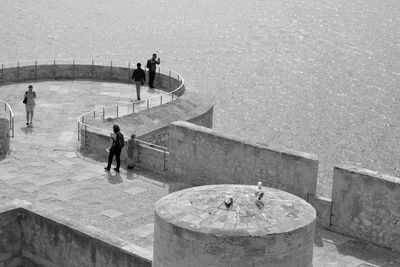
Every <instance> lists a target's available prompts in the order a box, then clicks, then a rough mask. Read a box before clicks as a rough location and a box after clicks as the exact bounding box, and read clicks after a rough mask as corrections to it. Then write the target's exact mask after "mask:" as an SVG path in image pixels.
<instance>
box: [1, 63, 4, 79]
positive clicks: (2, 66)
mask: <svg viewBox="0 0 400 267" xmlns="http://www.w3.org/2000/svg"><path fill="white" fill-rule="evenodd" d="M3 70H4V64H1V79H2V80H3V79H4V72H3Z"/></svg>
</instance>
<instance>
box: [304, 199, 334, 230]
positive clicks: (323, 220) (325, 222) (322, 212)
mask: <svg viewBox="0 0 400 267" xmlns="http://www.w3.org/2000/svg"><path fill="white" fill-rule="evenodd" d="M307 202H308V203H310V204H311V205H312V206H313V207H314V209H315V210H316V211H317V225H318V226H321V227H324V228H329V227H330V223H331V214H332V200H331V199H329V198H325V197H320V196H314V195H311V194H309V195H308V197H307Z"/></svg>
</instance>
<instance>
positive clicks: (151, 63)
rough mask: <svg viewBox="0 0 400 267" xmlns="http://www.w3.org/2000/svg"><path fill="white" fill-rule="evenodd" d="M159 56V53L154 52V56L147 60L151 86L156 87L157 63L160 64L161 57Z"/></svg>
mask: <svg viewBox="0 0 400 267" xmlns="http://www.w3.org/2000/svg"><path fill="white" fill-rule="evenodd" d="M156 58H157V54H153V57H152V58H150V59H149V60H147V65H146V67H147V68H148V69H149V87H150V88H151V89H153V88H154V84H153V83H154V78H155V77H156V69H157V65H160V58H158V59H157V60H156Z"/></svg>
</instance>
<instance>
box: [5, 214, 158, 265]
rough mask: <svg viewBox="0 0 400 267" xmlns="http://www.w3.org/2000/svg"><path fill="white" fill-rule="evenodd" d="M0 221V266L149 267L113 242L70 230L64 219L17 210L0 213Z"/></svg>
mask: <svg viewBox="0 0 400 267" xmlns="http://www.w3.org/2000/svg"><path fill="white" fill-rule="evenodd" d="M0 221H1V224H0V238H1V239H2V241H3V242H2V243H0V244H4V245H5V246H6V248H0V251H1V254H0V266H1V264H5V265H6V266H38V267H41V266H71V267H92V266H120V267H132V266H137V267H150V266H151V261H149V260H146V259H143V258H141V257H138V256H136V255H134V254H132V253H130V252H128V251H125V250H123V249H120V248H119V246H118V244H117V246H116V244H115V241H111V242H110V241H109V240H104V237H99V238H96V236H89V235H87V234H86V233H83V232H82V231H81V230H82V229H74V228H73V226H72V225H71V224H70V223H69V221H68V220H59V219H56V220H52V218H51V216H50V218H49V216H48V215H47V216H46V217H43V216H41V215H39V214H36V213H33V212H30V211H28V210H25V209H20V208H17V209H12V210H9V211H7V212H3V213H0ZM71 226H72V227H71ZM2 233H5V234H6V235H3V234H2ZM6 251H7V252H6Z"/></svg>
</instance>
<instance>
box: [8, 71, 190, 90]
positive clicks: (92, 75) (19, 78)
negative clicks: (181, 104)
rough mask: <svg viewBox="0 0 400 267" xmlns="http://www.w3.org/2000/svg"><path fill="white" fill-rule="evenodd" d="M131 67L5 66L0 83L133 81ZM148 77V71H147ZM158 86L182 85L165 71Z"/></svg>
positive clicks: (173, 87) (159, 77)
mask: <svg viewBox="0 0 400 267" xmlns="http://www.w3.org/2000/svg"><path fill="white" fill-rule="evenodd" d="M132 71H133V69H131V68H124V67H112V66H97V65H75V64H53V65H51V64H50V65H31V66H23V67H12V68H5V69H2V71H1V76H0V85H1V84H2V83H18V82H27V81H35V80H58V79H60V80H79V79H85V80H96V81H112V82H119V83H131V82H132V79H131V76H132ZM146 77H148V73H147V71H146ZM154 83H155V85H156V86H157V87H158V88H161V89H163V90H164V91H166V92H169V91H172V90H174V89H176V88H178V86H179V85H180V83H181V81H179V80H178V76H176V78H174V77H173V76H169V75H166V74H163V73H157V75H156V79H155V81H154ZM184 91H185V87H184V86H183V87H182V88H181V90H179V91H178V92H176V93H175V95H177V96H181V95H182V94H183V93H184Z"/></svg>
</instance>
